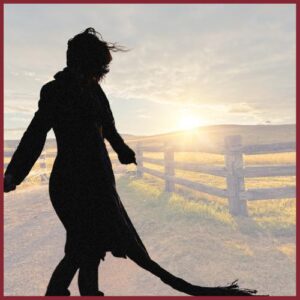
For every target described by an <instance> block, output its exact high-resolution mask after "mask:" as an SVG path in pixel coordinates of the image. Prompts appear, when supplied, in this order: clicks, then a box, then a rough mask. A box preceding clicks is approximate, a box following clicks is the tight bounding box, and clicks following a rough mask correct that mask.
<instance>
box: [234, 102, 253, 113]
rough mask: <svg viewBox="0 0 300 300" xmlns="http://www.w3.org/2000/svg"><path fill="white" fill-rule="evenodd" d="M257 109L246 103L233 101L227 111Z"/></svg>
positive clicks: (241, 111)
mask: <svg viewBox="0 0 300 300" xmlns="http://www.w3.org/2000/svg"><path fill="white" fill-rule="evenodd" d="M256 111H257V110H256V109H255V108H254V107H252V106H251V105H249V104H248V103H243V102H241V103H235V104H232V105H230V106H229V108H228V112H229V113H238V114H240V113H250V112H251V113H253V112H256Z"/></svg>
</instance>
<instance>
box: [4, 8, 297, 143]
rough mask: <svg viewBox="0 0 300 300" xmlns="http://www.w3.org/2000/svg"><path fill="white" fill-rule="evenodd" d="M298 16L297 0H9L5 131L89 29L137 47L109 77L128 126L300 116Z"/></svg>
mask: <svg viewBox="0 0 300 300" xmlns="http://www.w3.org/2000/svg"><path fill="white" fill-rule="evenodd" d="M295 24H296V9H295V5H294V4H5V5H4V26H5V27H4V138H5V139H19V138H20V137H21V136H22V134H23V132H24V130H25V129H26V128H27V126H28V125H29V123H30V121H31V119H32V117H33V115H34V112H35V111H36V110H37V107H38V106H37V103H38V100H39V93H40V89H41V87H42V85H44V84H45V83H46V82H48V81H51V80H53V75H54V74H55V73H56V72H58V71H60V70H61V69H63V68H64V67H65V66H66V49H67V41H68V39H70V38H72V37H73V36H74V35H76V34H77V33H79V32H81V31H83V30H84V29H86V28H87V27H94V28H95V29H96V30H97V31H98V32H100V33H101V34H102V36H103V39H104V40H106V41H109V42H117V43H119V44H120V45H124V46H126V47H127V48H129V49H130V51H129V52H126V53H119V52H117V53H113V61H112V63H111V66H110V72H109V73H108V74H107V76H106V78H105V79H104V80H103V81H102V82H100V84H101V86H102V88H103V90H104V92H105V93H106V95H107V97H108V99H109V101H110V104H111V108H112V111H113V115H114V118H115V121H116V126H117V129H118V131H119V132H120V133H123V134H125V133H126V134H136V135H152V134H159V133H165V132H172V131H175V130H181V129H188V128H192V127H195V126H202V125H214V124H291V123H295V120H296V115H295V114H296V112H295V105H296V30H295V27H296V25H295ZM48 137H54V134H53V131H52V130H51V131H50V132H49V134H48Z"/></svg>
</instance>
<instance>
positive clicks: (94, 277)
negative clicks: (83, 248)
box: [78, 257, 103, 296]
mask: <svg viewBox="0 0 300 300" xmlns="http://www.w3.org/2000/svg"><path fill="white" fill-rule="evenodd" d="M99 264H100V258H99V257H94V258H93V257H89V258H86V259H82V261H81V263H80V266H79V274H78V287H79V292H80V295H81V296H101V295H102V296H103V293H102V292H101V291H99V289H98V267H99Z"/></svg>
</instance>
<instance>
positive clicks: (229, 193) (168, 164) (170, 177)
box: [4, 135, 296, 216]
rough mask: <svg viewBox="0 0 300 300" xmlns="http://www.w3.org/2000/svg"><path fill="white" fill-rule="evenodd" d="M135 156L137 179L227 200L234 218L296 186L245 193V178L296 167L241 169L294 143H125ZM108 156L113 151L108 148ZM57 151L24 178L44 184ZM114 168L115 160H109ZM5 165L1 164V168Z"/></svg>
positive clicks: (290, 172)
mask: <svg viewBox="0 0 300 300" xmlns="http://www.w3.org/2000/svg"><path fill="white" fill-rule="evenodd" d="M128 143H129V144H130V145H131V147H132V148H133V149H134V150H135V152H136V158H137V163H138V165H137V168H136V176H137V177H140V178H141V177H143V175H144V174H150V175H152V176H155V177H158V178H160V179H162V180H164V182H165V191H167V192H174V191H175V185H176V184H177V185H181V186H184V187H187V188H190V189H192V190H195V191H199V192H203V193H207V194H211V195H215V196H218V197H222V198H227V199H228V204H229V211H230V213H231V214H233V215H244V216H246V215H248V210H247V202H248V201H256V200H269V199H282V198H295V196H296V189H295V186H287V187H280V188H260V189H246V188H245V178H253V177H272V176H295V174H296V166H295V165H274V166H269V165H268V166H244V155H254V154H255V155H256V154H268V153H282V152H295V149H296V143H276V144H267V145H247V146H243V145H242V139H241V136H238V135H235V136H227V137H225V139H224V145H223V147H220V149H219V150H218V149H213V148H208V147H203V148H200V147H194V148H190V149H187V148H186V147H179V146H171V145H168V144H166V143H164V144H163V145H158V146H153V145H150V146H149V145H147V144H145V143H142V142H137V143H133V142H130V141H128ZM107 148H108V150H109V152H110V151H111V150H112V149H111V147H110V146H108V147H107ZM147 152H155V153H163V158H162V159H158V158H150V157H147V156H144V154H145V153H147ZM177 152H208V153H214V154H221V155H224V158H225V165H224V166H209V165H205V164H200V163H193V162H179V161H176V160H175V159H174V154H175V153H177ZM13 153H14V150H13V149H5V151H4V156H5V157H6V158H10V157H11V156H12V155H13ZM55 157H56V151H49V150H48V151H43V152H42V153H41V155H40V157H39V159H38V162H37V163H38V164H39V170H38V171H37V172H31V173H30V174H29V176H28V178H27V180H30V178H32V177H36V176H39V177H40V178H41V180H42V181H46V180H47V176H48V174H49V171H48V169H47V164H46V159H47V158H55ZM111 161H112V163H113V164H116V163H117V162H118V160H117V159H116V158H113V159H111ZM144 163H150V164H154V165H157V166H160V167H163V171H157V170H154V169H151V168H148V167H145V166H144ZM6 167H7V163H4V168H6ZM175 170H185V171H192V172H199V173H204V174H209V175H213V176H219V177H223V178H225V179H226V189H220V188H217V187H213V186H209V185H206V184H204V183H199V182H194V181H192V180H188V179H185V178H180V177H177V176H175Z"/></svg>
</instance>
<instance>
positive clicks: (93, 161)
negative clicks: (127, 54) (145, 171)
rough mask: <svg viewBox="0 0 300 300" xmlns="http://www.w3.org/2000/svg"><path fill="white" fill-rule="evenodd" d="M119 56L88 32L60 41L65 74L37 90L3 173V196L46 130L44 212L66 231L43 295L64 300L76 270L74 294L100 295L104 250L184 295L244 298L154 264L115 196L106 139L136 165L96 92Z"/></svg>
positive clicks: (36, 152) (35, 153)
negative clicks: (49, 144)
mask: <svg viewBox="0 0 300 300" xmlns="http://www.w3.org/2000/svg"><path fill="white" fill-rule="evenodd" d="M118 50H122V48H120V47H118V46H116V45H115V44H110V43H107V42H105V41H103V40H102V38H101V36H100V37H99V36H98V35H97V32H96V31H95V30H94V29H93V28H88V29H86V30H85V31H84V32H82V33H80V34H78V35H76V36H75V37H74V38H72V39H71V40H69V42H68V50H67V67H66V68H64V69H63V70H62V71H60V72H58V73H57V74H56V75H55V76H54V80H53V81H50V82H48V83H47V84H45V85H44V86H43V87H42V89H41V93H40V99H39V102H38V110H37V111H36V112H35V115H34V117H33V119H32V121H31V122H30V124H29V126H28V128H27V130H26V131H25V133H24V134H23V136H22V139H21V141H20V143H19V145H18V147H17V149H16V151H15V152H14V155H13V157H12V159H11V161H10V163H9V165H8V166H7V169H6V172H5V178H4V191H5V192H9V191H11V190H14V189H15V188H16V185H19V184H20V183H21V182H22V181H23V180H24V178H25V177H26V176H27V175H28V173H29V172H30V170H31V168H32V166H33V165H34V163H35V161H36V160H37V158H38V157H39V155H40V153H41V151H42V149H43V147H44V144H45V141H46V136H47V132H48V131H49V130H50V129H51V128H53V131H54V133H55V137H56V141H57V157H56V159H55V162H54V165H53V169H52V172H51V175H50V180H49V194H50V199H51V202H52V205H53V207H54V209H55V211H56V213H57V215H58V217H59V218H60V220H61V222H62V223H63V225H64V227H65V229H66V244H65V256H64V257H63V259H62V260H61V261H60V263H59V264H58V265H57V267H56V268H55V270H54V272H53V274H52V277H51V279H50V282H49V284H48V288H47V291H46V295H47V296H51V295H52V296H61V295H70V292H69V290H68V287H69V285H70V283H71V281H72V279H73V277H74V275H75V273H76V271H77V270H78V269H79V276H78V285H79V291H80V294H81V295H91V296H93V295H103V293H102V292H101V291H99V289H98V266H99V263H100V260H101V259H102V260H104V257H105V254H106V252H107V251H110V252H111V253H112V254H113V255H114V256H116V257H123V258H126V257H129V258H130V259H132V260H133V261H135V262H136V263H137V264H138V265H140V266H141V267H142V268H144V269H146V270H148V271H150V272H151V273H153V274H154V275H156V276H158V277H159V278H160V279H161V280H162V281H163V282H165V283H167V284H168V285H170V286H172V287H174V288H175V289H177V290H179V291H182V292H184V293H187V294H190V295H251V294H252V293H255V291H252V290H247V289H244V290H240V289H239V288H238V286H237V284H236V282H234V283H233V284H231V285H230V286H227V287H216V288H213V287H212V288H210V287H200V286H195V285H192V284H189V283H188V282H186V281H184V280H182V279H180V278H177V277H175V276H173V275H172V274H170V273H169V272H167V271H166V270H164V269H163V268H161V267H160V266H159V265H158V264H157V263H156V262H154V261H153V260H152V259H151V258H150V256H149V254H148V252H147V250H146V248H145V246H144V245H143V243H142V241H141V239H140V237H139V235H138V234H137V232H136V230H135V228H134V226H133V224H132V223H131V221H130V219H129V217H128V215H127V213H126V211H125V209H124V207H123V205H122V202H121V200H120V198H119V196H118V193H117V191H116V185H115V178H114V174H113V170H112V165H111V161H110V159H109V156H108V152H107V149H106V146H105V143H104V139H107V140H108V141H109V143H110V144H111V146H112V148H113V149H114V151H115V152H116V153H117V154H118V158H119V160H120V162H121V163H123V164H130V163H136V160H135V153H134V151H133V150H132V149H131V148H130V147H128V145H126V143H125V142H124V140H123V139H122V137H121V136H120V135H119V133H118V132H117V130H116V127H115V122H114V118H113V115H112V112H111V109H110V105H109V102H108V100H107V98H106V96H105V94H104V92H103V90H102V88H101V86H100V85H99V83H98V82H99V81H100V80H101V79H102V78H103V77H104V76H105V74H106V73H108V71H109V69H108V66H109V63H110V62H111V60H112V57H111V53H110V52H111V51H118Z"/></svg>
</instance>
